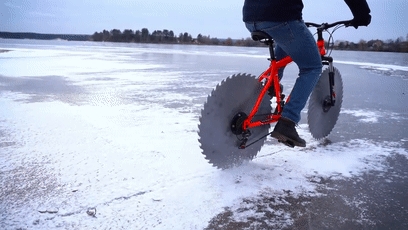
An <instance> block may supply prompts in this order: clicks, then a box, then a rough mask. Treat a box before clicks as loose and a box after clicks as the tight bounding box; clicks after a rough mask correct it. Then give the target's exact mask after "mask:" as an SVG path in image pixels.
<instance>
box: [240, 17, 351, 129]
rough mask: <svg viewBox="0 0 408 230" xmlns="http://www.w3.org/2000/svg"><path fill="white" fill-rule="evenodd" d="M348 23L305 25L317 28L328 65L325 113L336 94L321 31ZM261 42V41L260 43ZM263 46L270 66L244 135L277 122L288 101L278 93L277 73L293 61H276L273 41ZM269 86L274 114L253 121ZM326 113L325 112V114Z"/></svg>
mask: <svg viewBox="0 0 408 230" xmlns="http://www.w3.org/2000/svg"><path fill="white" fill-rule="evenodd" d="M349 23H350V21H339V22H335V23H333V24H327V23H324V24H321V25H319V24H315V23H306V26H307V27H311V26H313V27H316V28H317V42H316V44H317V47H318V49H319V53H320V55H321V58H322V64H323V65H328V66H329V70H330V71H329V78H330V80H329V82H330V98H329V99H328V100H325V101H324V103H323V109H324V110H325V111H326V109H327V111H328V109H330V107H331V106H333V105H334V103H335V98H336V94H335V92H334V67H333V58H332V57H330V56H326V48H325V40H324V38H323V31H325V30H327V29H328V28H331V27H334V26H337V25H340V24H343V25H345V26H348V24H349ZM261 42H262V41H261ZM264 43H265V44H268V45H269V51H270V55H271V58H270V61H271V64H270V66H269V67H268V69H267V70H265V71H264V72H263V73H262V74H261V75H260V76H259V77H258V79H259V82H261V81H263V80H266V83H265V85H264V86H263V88H262V91H261V93H260V94H259V96H258V98H257V101H256V103H255V105H254V107H253V108H252V110H251V112H250V114H249V115H248V117H247V118H246V119H245V120H244V122H243V124H242V126H243V127H242V130H243V131H244V132H245V133H246V132H248V129H250V128H254V127H258V126H261V125H267V124H271V123H274V122H277V121H278V120H279V118H280V117H281V113H282V110H283V107H284V104H285V103H287V102H288V101H289V100H290V95H289V96H288V97H287V99H286V101H285V102H284V101H283V100H284V95H283V94H282V92H280V86H279V77H278V71H279V69H280V68H283V67H285V66H287V65H288V64H289V63H291V62H292V61H293V60H292V58H291V57H289V56H286V57H284V58H283V59H281V60H276V57H275V54H274V50H273V40H272V39H267V40H266V41H265V42H264ZM271 84H273V86H274V89H275V95H276V104H277V105H276V108H275V112H274V113H271V114H268V116H267V118H266V119H265V120H256V121H253V118H254V116H255V115H256V113H257V112H258V109H259V106H260V104H261V102H262V100H263V98H264V96H265V93H266V92H267V91H268V89H269V88H270V86H271ZM327 111H326V112H327Z"/></svg>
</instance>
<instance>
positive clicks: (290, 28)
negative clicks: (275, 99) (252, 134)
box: [242, 0, 371, 147]
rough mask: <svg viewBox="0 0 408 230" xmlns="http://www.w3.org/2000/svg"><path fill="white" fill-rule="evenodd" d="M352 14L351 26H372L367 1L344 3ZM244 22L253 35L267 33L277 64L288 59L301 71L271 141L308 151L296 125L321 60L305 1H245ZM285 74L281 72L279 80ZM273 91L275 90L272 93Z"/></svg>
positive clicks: (356, 0)
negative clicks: (286, 142)
mask: <svg viewBox="0 0 408 230" xmlns="http://www.w3.org/2000/svg"><path fill="white" fill-rule="evenodd" d="M344 1H345V3H346V4H347V5H348V7H349V8H350V10H351V12H352V14H353V17H354V18H353V20H352V21H351V26H354V27H355V28H356V29H357V27H358V26H368V25H369V24H370V22H371V15H370V12H371V11H370V8H369V6H368V4H367V2H366V0H344ZM242 11H243V21H244V23H245V26H246V28H247V29H248V30H249V31H250V32H253V31H263V32H266V33H268V34H269V35H270V36H271V37H272V38H273V39H274V41H275V42H276V47H275V54H276V58H277V60H280V59H281V58H283V57H285V56H287V55H289V56H290V57H291V58H292V59H293V61H294V62H295V63H296V64H297V65H298V67H299V77H298V78H297V79H296V82H295V85H294V87H293V90H292V92H291V95H290V100H289V102H288V103H287V104H286V105H285V107H284V109H283V112H282V116H281V118H280V119H279V121H278V123H277V124H276V126H275V128H274V130H273V132H272V134H271V135H272V137H274V138H276V139H278V140H290V141H291V142H293V144H294V145H295V146H299V147H306V141H305V140H304V139H302V138H300V137H299V134H298V133H297V131H296V128H295V126H296V124H297V123H298V122H299V121H300V112H301V110H302V109H303V108H304V107H305V105H306V102H307V100H308V98H309V96H310V94H311V92H312V91H313V89H314V87H315V85H316V84H317V82H318V80H319V77H320V74H321V71H322V60H321V56H320V54H319V51H318V48H317V45H316V41H315V39H314V37H313V35H312V34H311V32H310V31H309V29H308V28H307V27H306V25H305V23H304V22H303V20H302V11H303V2H302V0H245V2H244V6H243V10H242ZM282 74H283V70H281V71H279V80H280V79H281V78H282ZM272 91H273V90H272Z"/></svg>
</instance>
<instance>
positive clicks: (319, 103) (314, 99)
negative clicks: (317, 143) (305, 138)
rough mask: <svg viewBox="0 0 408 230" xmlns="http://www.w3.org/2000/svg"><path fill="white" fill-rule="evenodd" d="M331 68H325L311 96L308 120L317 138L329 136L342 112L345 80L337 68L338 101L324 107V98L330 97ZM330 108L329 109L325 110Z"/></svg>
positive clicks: (312, 132)
mask: <svg viewBox="0 0 408 230" xmlns="http://www.w3.org/2000/svg"><path fill="white" fill-rule="evenodd" d="M329 81H330V80H329V69H328V68H327V69H325V70H324V71H323V72H322V74H321V76H320V79H319V81H318V82H317V85H316V87H315V88H314V90H313V92H312V94H311V95H310V98H309V106H308V112H307V122H308V124H309V130H310V133H311V134H312V136H313V137H314V138H315V139H322V138H325V137H327V136H328V135H329V134H330V132H331V131H332V130H333V128H334V125H335V124H336V122H337V119H338V117H339V114H340V109H341V104H342V102H343V80H342V78H341V75H340V72H339V70H338V69H337V68H334V92H335V95H336V102H335V104H334V106H331V107H330V108H327V107H326V108H325V107H324V105H323V104H324V100H325V99H327V98H328V97H330V88H329V84H330V83H329ZM325 109H326V110H328V111H325Z"/></svg>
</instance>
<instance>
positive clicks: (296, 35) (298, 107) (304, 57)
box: [245, 20, 322, 123]
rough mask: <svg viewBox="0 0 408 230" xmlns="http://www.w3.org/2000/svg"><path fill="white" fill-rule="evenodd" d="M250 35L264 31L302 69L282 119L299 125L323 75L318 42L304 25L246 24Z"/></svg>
mask: <svg viewBox="0 0 408 230" xmlns="http://www.w3.org/2000/svg"><path fill="white" fill-rule="evenodd" d="M245 25H246V27H247V28H248V30H249V31H254V30H261V31H264V32H266V33H268V34H269V35H271V36H272V38H273V39H274V40H275V42H276V44H277V45H278V47H279V49H282V51H283V52H284V53H286V54H288V55H289V56H290V57H291V58H292V59H293V61H294V62H295V63H296V64H297V66H298V67H299V77H298V78H297V79H296V82H295V85H294V87H293V89H292V92H291V95H290V101H289V102H288V103H287V104H286V105H285V107H284V109H283V112H282V116H283V117H285V118H288V119H290V120H292V121H294V122H295V123H298V122H299V121H300V112H301V111H302V109H303V108H304V107H305V105H306V102H307V100H308V98H309V96H310V94H311V92H312V91H313V88H314V87H315V85H316V83H317V81H318V80H319V77H320V73H321V71H322V62H321V57H320V54H319V51H318V49H317V46H316V41H315V39H314V37H313V35H312V34H311V33H310V31H309V29H308V28H307V27H306V25H305V24H304V22H303V21H299V20H296V21H289V22H254V23H246V24H245Z"/></svg>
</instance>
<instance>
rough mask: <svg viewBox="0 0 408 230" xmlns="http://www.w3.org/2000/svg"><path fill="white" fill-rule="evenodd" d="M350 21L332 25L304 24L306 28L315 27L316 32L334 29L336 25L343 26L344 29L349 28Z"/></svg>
mask: <svg viewBox="0 0 408 230" xmlns="http://www.w3.org/2000/svg"><path fill="white" fill-rule="evenodd" d="M351 22H352V20H347V21H338V22H334V23H331V24H329V23H322V24H317V23H313V22H305V24H306V26H307V27H316V28H317V30H327V29H329V28H332V27H335V26H337V25H345V26H346V27H348V26H351Z"/></svg>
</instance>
